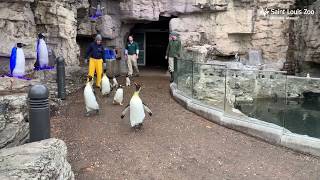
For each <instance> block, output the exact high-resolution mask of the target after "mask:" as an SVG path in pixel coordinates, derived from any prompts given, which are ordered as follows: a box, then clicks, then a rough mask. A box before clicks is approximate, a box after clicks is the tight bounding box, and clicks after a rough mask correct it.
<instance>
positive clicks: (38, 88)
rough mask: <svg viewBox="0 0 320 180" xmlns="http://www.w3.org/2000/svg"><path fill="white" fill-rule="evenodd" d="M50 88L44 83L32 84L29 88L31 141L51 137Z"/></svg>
mask: <svg viewBox="0 0 320 180" xmlns="http://www.w3.org/2000/svg"><path fill="white" fill-rule="evenodd" d="M48 97H49V90H48V88H47V87H46V86H44V85H35V86H32V87H31V89H30V90H29V94H28V101H29V129H30V142H35V141H41V140H44V139H48V138H50V109H49V99H48Z"/></svg>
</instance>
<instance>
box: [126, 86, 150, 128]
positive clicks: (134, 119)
mask: <svg viewBox="0 0 320 180" xmlns="http://www.w3.org/2000/svg"><path fill="white" fill-rule="evenodd" d="M134 85H135V86H136V91H135V92H134V94H133V96H132V98H131V100H130V103H129V105H128V106H127V107H126V108H125V109H124V110H123V111H122V114H121V119H123V118H124V116H125V115H126V113H127V111H128V110H129V109H130V124H131V127H132V128H135V129H140V128H141V127H142V125H143V121H144V118H145V113H144V111H147V112H148V113H149V115H150V116H152V111H151V110H150V108H149V107H148V106H147V105H145V104H144V103H143V102H142V100H141V99H140V97H139V93H140V91H141V86H140V85H139V84H136V83H134Z"/></svg>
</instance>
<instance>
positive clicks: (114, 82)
mask: <svg viewBox="0 0 320 180" xmlns="http://www.w3.org/2000/svg"><path fill="white" fill-rule="evenodd" d="M112 81H113V85H112V86H113V87H117V86H118V85H119V84H118V81H117V78H116V77H115V76H114V77H113V78H112Z"/></svg>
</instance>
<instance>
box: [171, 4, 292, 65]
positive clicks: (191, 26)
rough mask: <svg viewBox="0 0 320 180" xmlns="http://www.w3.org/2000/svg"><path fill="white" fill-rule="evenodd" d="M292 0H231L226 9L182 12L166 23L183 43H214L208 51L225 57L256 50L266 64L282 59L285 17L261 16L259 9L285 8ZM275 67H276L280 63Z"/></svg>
mask: <svg viewBox="0 0 320 180" xmlns="http://www.w3.org/2000/svg"><path fill="white" fill-rule="evenodd" d="M293 3H294V1H293V0H292V1H280V2H275V1H259V2H256V6H251V5H250V3H249V4H246V3H243V4H236V2H234V3H232V1H231V2H229V4H228V10H227V11H222V12H218V13H210V14H196V15H192V16H191V15H190V16H189V15H182V16H179V17H178V18H174V19H172V20H171V22H170V27H171V30H172V31H177V32H178V33H179V34H180V36H181V40H182V42H183V44H184V45H185V46H194V45H198V46H199V45H203V44H208V43H209V44H211V45H214V46H215V49H216V50H217V51H216V52H215V53H214V54H208V55H216V56H218V57H219V56H222V57H226V56H233V55H235V54H236V53H239V55H241V58H245V59H249V57H248V52H249V51H250V50H259V51H261V52H262V55H263V59H264V60H265V62H266V63H267V64H268V63H276V62H279V61H281V62H283V61H284V60H285V58H286V53H287V49H288V35H287V34H286V32H287V30H288V28H289V21H286V20H276V19H272V18H270V17H265V16H263V15H262V14H261V11H262V8H267V7H268V8H270V7H274V8H285V9H288V8H289V7H290V5H293ZM257 7H259V8H257ZM208 59H209V58H208ZM275 68H276V69H280V68H281V64H280V66H279V67H275Z"/></svg>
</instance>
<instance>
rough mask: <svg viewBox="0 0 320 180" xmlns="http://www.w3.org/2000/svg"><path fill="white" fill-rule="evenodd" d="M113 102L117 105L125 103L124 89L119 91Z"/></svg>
mask: <svg viewBox="0 0 320 180" xmlns="http://www.w3.org/2000/svg"><path fill="white" fill-rule="evenodd" d="M113 100H114V101H116V102H117V103H122V101H123V89H117V91H116V94H115V95H114V99H113Z"/></svg>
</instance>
